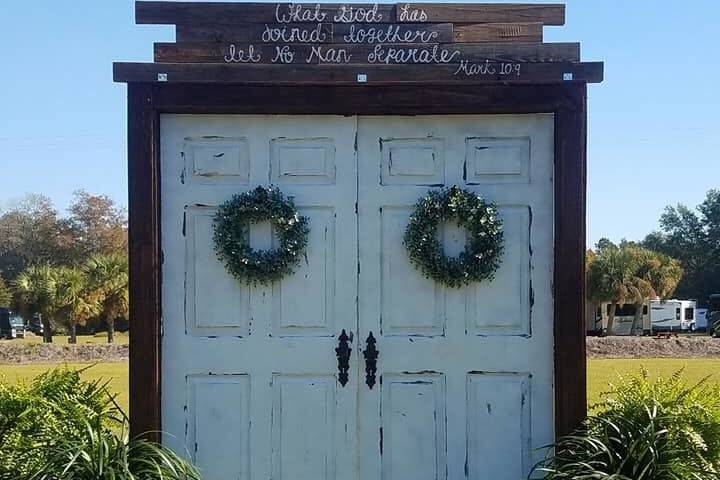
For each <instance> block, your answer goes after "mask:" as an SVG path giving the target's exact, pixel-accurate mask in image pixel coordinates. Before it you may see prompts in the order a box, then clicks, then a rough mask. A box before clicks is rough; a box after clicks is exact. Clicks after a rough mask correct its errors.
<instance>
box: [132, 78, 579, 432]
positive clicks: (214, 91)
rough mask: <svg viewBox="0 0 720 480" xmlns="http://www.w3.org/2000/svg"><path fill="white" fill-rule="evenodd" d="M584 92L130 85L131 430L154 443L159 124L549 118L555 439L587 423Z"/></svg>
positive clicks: (574, 86) (572, 88)
mask: <svg viewBox="0 0 720 480" xmlns="http://www.w3.org/2000/svg"><path fill="white" fill-rule="evenodd" d="M586 94H587V86H586V84H585V83H582V82H578V83H574V82H568V83H563V84H550V85H514V86H508V85H491V86H451V87H448V86H441V85H438V86H433V85H424V86H364V87H360V86H350V87H348V86H345V87H341V86H308V85H305V86H299V85H298V86H241V85H213V84H194V85H183V84H151V83H133V82H130V83H129V84H128V175H129V182H128V193H129V201H128V204H129V214H130V215H129V251H130V318H131V322H132V328H131V334H130V428H131V434H132V435H139V434H144V435H145V437H146V438H150V439H153V440H157V439H159V438H160V437H159V434H158V433H159V431H160V430H161V428H162V423H161V420H162V415H161V404H162V402H161V396H162V392H161V385H162V381H161V367H162V362H161V342H162V339H161V336H162V309H161V307H162V278H161V271H162V248H161V231H160V208H161V205H160V186H161V184H160V151H159V150H160V149H159V136H160V121H159V120H160V114H161V113H188V114H190V113H195V114H203V113H205V114H212V113H216V114H262V113H265V114H340V115H376V114H384V115H423V114H434V115H442V114H503V113H504V114H523V113H553V114H554V115H555V174H554V181H555V224H554V239H555V244H554V252H555V255H554V282H553V296H554V310H555V311H554V341H555V353H554V362H555V365H554V368H555V373H554V379H555V380H554V382H555V384H554V391H555V433H556V436H559V435H563V434H566V433H569V432H570V431H571V430H572V429H573V428H574V427H575V426H577V425H578V423H579V422H580V421H581V420H582V418H584V417H585V415H586V410H587V400H586V371H585V366H586V360H585V308H584V299H585V280H584V278H585V248H586V247H585V201H586V193H585V189H586V122H587V119H586Z"/></svg>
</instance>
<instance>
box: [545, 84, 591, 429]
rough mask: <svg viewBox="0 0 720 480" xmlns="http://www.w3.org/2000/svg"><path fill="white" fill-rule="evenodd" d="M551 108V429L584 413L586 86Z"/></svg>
mask: <svg viewBox="0 0 720 480" xmlns="http://www.w3.org/2000/svg"><path fill="white" fill-rule="evenodd" d="M569 91H570V92H571V93H572V96H573V99H572V100H573V101H572V103H570V104H566V105H563V106H559V107H558V108H557V109H556V111H555V175H554V178H555V266H554V280H553V289H554V297H555V327H554V336H555V412H556V417H555V434H556V436H561V435H567V434H569V433H571V432H572V431H573V429H575V428H576V427H578V426H579V424H580V422H581V421H582V419H583V418H585V415H586V414H587V393H586V388H587V385H586V382H587V379H586V375H587V374H586V369H585V367H586V359H585V329H586V326H585V233H586V232H585V213H586V210H585V203H586V178H587V167H586V141H587V116H586V110H587V100H586V97H587V86H586V85H582V84H580V85H570V86H569Z"/></svg>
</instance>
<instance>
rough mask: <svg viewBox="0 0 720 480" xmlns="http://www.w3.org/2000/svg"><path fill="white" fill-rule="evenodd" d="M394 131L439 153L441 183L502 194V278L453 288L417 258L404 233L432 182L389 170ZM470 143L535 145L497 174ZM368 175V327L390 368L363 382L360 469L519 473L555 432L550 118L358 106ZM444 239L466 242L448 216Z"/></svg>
mask: <svg viewBox="0 0 720 480" xmlns="http://www.w3.org/2000/svg"><path fill="white" fill-rule="evenodd" d="M396 139H402V140H401V141H400V140H396ZM397 142H400V144H401V145H405V146H409V145H412V148H414V149H418V150H421V149H422V148H423V146H424V147H425V149H426V151H431V150H432V151H434V152H435V157H436V166H435V167H434V169H430V168H429V165H430V164H429V162H428V160H427V158H426V156H427V155H425V156H421V157H420V158H422V159H423V160H422V164H423V165H424V166H425V167H426V168H425V167H424V169H423V172H425V173H427V174H428V179H430V178H432V179H433V180H430V183H435V181H436V179H444V182H443V183H444V184H445V185H460V186H464V187H465V188H468V189H470V190H472V191H476V192H478V193H481V194H482V195H484V196H485V197H486V198H488V199H490V200H493V201H495V202H497V203H498V205H499V210H500V214H501V216H502V218H503V221H504V222H505V237H506V239H505V249H506V251H505V255H504V256H503V264H502V267H501V268H500V270H499V271H498V272H497V277H496V280H495V281H494V282H492V283H482V284H477V285H472V286H469V287H467V288H464V289H460V290H453V289H447V288H443V287H442V286H440V285H439V284H438V283H436V282H434V281H432V280H429V279H426V278H423V277H422V276H421V275H420V274H419V273H418V272H417V270H415V269H414V268H413V267H412V266H411V265H410V264H409V263H408V260H407V254H406V251H405V247H404V246H403V245H402V236H403V233H404V231H405V227H406V225H407V222H408V216H409V214H410V212H411V211H412V206H413V205H414V203H415V202H416V201H417V199H418V198H419V197H421V196H423V195H425V194H426V193H427V191H428V187H427V186H426V185H427V183H428V182H425V181H420V182H418V183H419V185H413V184H412V183H404V182H400V181H395V182H394V184H391V185H388V184H386V182H383V181H382V179H383V178H384V177H383V175H384V174H385V172H386V166H385V164H386V162H387V158H388V157H389V155H388V153H387V152H385V151H384V150H385V149H386V148H388V146H389V145H390V146H393V145H395V144H397ZM468 144H472V145H478V146H479V145H481V144H485V145H491V144H492V145H494V146H495V147H497V148H500V147H501V146H502V145H508V146H512V145H517V144H524V145H528V148H529V157H528V158H527V168H528V173H527V175H525V176H523V175H522V174H520V175H517V181H516V182H515V183H509V178H503V179H501V180H500V181H497V182H494V183H493V182H491V181H490V180H491V179H492V178H493V177H494V175H495V172H494V171H493V170H495V171H497V170H498V166H497V165H496V164H493V165H492V166H491V168H490V169H488V168H486V167H484V166H482V165H479V162H481V161H482V160H483V157H478V156H476V155H469V154H472V153H473V151H474V148H468ZM403 164H404V162H403ZM440 165H442V169H441V168H440ZM470 165H472V172H473V173H472V176H470V175H468V172H469V171H470ZM488 170H489V171H488ZM501 170H504V169H501ZM514 170H517V163H514V164H513V165H511V167H510V168H509V169H507V171H514ZM358 172H359V182H358V185H359V190H358V198H359V224H358V225H359V226H358V232H359V244H358V245H359V248H360V257H359V258H360V282H359V291H360V295H359V322H360V323H359V329H358V334H357V337H358V338H359V339H363V340H364V339H365V338H366V337H367V335H368V332H370V331H372V332H373V335H374V336H375V337H376V338H377V348H378V350H379V351H380V357H379V359H378V376H380V377H381V378H382V385H380V386H379V388H377V387H376V388H374V389H373V390H369V389H368V388H367V387H364V386H363V385H362V384H361V385H360V389H359V415H358V417H359V419H360V420H359V428H360V445H359V448H360V452H361V454H360V455H361V462H360V473H359V478H361V479H362V480H396V479H406V478H413V479H432V480H446V479H450V480H460V479H465V478H469V479H471V480H490V479H492V480H518V479H519V478H522V477H523V476H525V475H527V472H528V470H529V468H530V466H531V465H532V464H533V463H534V461H535V460H539V459H540V458H541V456H542V455H543V454H544V452H542V451H540V450H536V449H539V448H540V447H542V446H544V445H547V444H549V443H551V442H552V439H553V421H554V420H553V388H552V382H553V314H552V313H553V305H552V290H551V289H552V264H553V262H552V260H553V246H552V245H553V243H552V240H553V186H552V176H553V117H552V116H551V115H524V116H443V117H441V116H426V117H421V116H420V117H361V118H360V119H359V121H358ZM418 172H419V171H418V170H410V169H408V170H405V171H404V172H398V175H400V176H402V175H403V173H405V174H406V175H408V177H410V178H414V179H419V177H418V176H417V175H418ZM431 172H432V173H431ZM520 173H522V169H521V170H520ZM504 174H505V172H504ZM508 176H509V175H508ZM478 180H482V182H480V181H478ZM476 183H478V184H477V185H476ZM443 241H444V244H445V248H446V251H447V252H448V253H449V254H454V253H457V252H459V251H460V250H462V248H463V246H464V241H465V234H464V231H462V230H461V229H458V228H457V227H456V226H454V225H448V226H447V227H446V228H445V229H444V232H443ZM411 399H412V400H411ZM488 405H489V407H488ZM488 408H489V409H490V410H491V412H495V413H488V410H487V409H488ZM478 409H479V411H478ZM483 412H485V413H484V414H483ZM381 428H382V433H381ZM388 429H391V431H388ZM381 435H382V443H381V440H380V436H381ZM387 435H389V436H390V438H388V437H387ZM398 436H399V437H398ZM397 438H401V439H402V443H403V445H404V446H403V447H400V446H399V445H398V443H397ZM381 445H382V452H381ZM431 467H432V468H431ZM466 469H467V475H466V472H465V470H466ZM520 473H522V475H519V474H520Z"/></svg>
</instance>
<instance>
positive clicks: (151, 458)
mask: <svg viewBox="0 0 720 480" xmlns="http://www.w3.org/2000/svg"><path fill="white" fill-rule="evenodd" d="M82 371H83V370H73V369H68V368H57V369H54V370H50V371H48V372H46V373H44V374H43V375H40V376H39V377H37V378H36V379H35V380H33V381H32V382H30V383H19V384H9V383H6V382H4V381H3V382H0V480H181V479H182V480H200V475H199V473H198V472H197V470H196V469H195V468H194V467H192V466H191V465H190V464H188V463H187V462H186V461H185V460H183V459H182V458H180V457H179V456H177V455H176V454H175V453H174V452H172V451H171V450H169V449H167V448H165V447H163V446H162V445H158V444H155V443H152V442H147V441H145V440H143V439H140V438H137V439H132V438H129V436H128V419H127V416H126V415H125V414H124V412H123V411H122V410H121V409H120V407H119V406H118V405H117V403H116V402H115V398H114V396H113V395H111V394H110V393H108V390H107V382H103V381H91V382H89V381H84V380H82V379H81V377H80V374H81V373H82Z"/></svg>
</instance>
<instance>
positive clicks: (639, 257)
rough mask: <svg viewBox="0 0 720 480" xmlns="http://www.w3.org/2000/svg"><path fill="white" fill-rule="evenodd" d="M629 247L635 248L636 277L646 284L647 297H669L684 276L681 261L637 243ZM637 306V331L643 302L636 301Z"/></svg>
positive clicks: (644, 292)
mask: <svg viewBox="0 0 720 480" xmlns="http://www.w3.org/2000/svg"><path fill="white" fill-rule="evenodd" d="M628 248H630V249H632V250H633V252H634V255H635V257H636V261H637V265H636V268H637V272H636V277H637V278H638V283H639V284H641V283H642V284H644V285H645V287H644V288H645V290H644V291H643V295H645V299H648V298H655V297H659V298H660V299H663V300H664V299H667V298H669V297H670V296H671V295H672V294H673V292H674V291H675V288H676V287H677V285H678V283H680V280H682V277H683V270H682V267H681V266H680V263H679V262H678V261H677V260H675V259H674V258H671V257H669V256H667V255H664V254H662V253H658V252H654V251H652V250H648V249H646V248H642V247H639V246H636V245H631V246H629V247H628ZM643 303H644V301H643ZM635 307H636V310H635V318H634V319H633V331H635V327H636V325H637V323H638V322H639V321H640V317H641V316H642V313H641V311H642V303H641V304H640V305H638V304H637V303H636V304H635Z"/></svg>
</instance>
